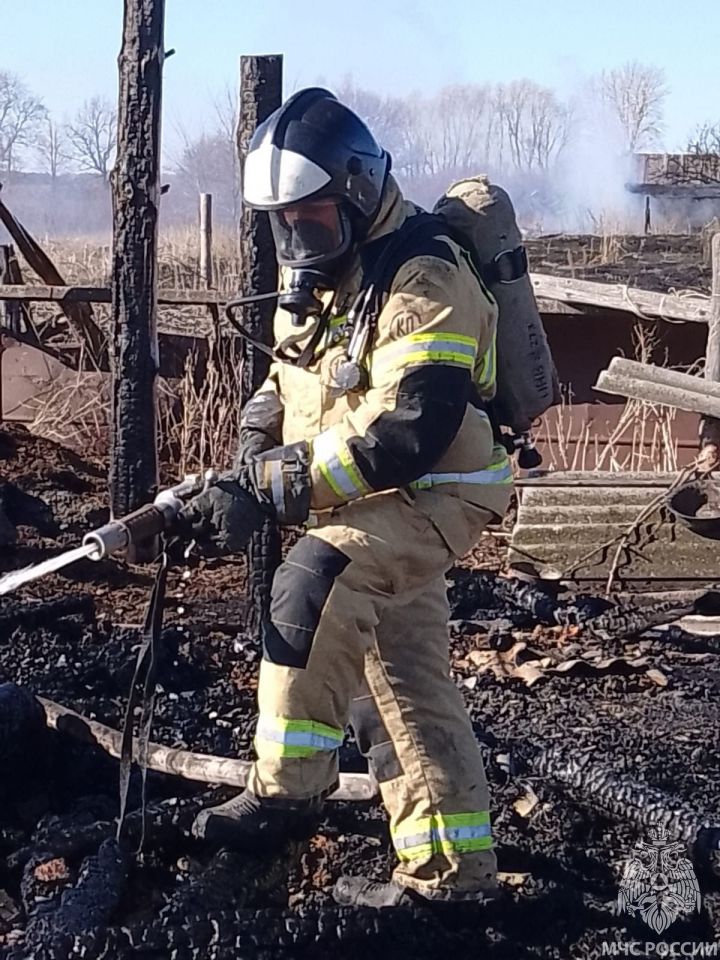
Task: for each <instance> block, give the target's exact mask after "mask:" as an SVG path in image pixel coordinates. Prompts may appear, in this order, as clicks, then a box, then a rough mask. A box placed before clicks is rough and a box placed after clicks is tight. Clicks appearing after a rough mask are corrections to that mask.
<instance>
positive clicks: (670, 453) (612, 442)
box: [540, 321, 693, 473]
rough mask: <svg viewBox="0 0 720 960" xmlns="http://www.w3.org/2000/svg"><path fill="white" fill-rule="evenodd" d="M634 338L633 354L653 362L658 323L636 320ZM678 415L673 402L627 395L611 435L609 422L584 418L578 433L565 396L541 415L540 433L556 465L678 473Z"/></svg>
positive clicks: (550, 463) (551, 463)
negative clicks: (665, 403)
mask: <svg viewBox="0 0 720 960" xmlns="http://www.w3.org/2000/svg"><path fill="white" fill-rule="evenodd" d="M633 341H634V348H635V349H634V352H635V359H636V360H639V361H640V362H641V363H650V362H652V361H653V358H654V357H655V355H656V354H657V350H658V343H657V338H656V335H655V332H654V325H651V324H644V323H642V322H641V321H639V322H638V323H636V325H635V327H634V328H633ZM666 362H667V358H665V363H666ZM665 363H661V364H660V365H665ZM689 372H693V371H689ZM599 409H602V408H599ZM675 416H676V411H675V409H673V408H671V407H663V406H659V405H656V404H651V403H646V402H645V401H642V400H633V399H629V400H627V401H626V403H625V406H624V408H623V410H622V413H621V414H620V417H619V418H618V422H617V424H616V425H615V426H614V427H613V428H612V430H611V432H610V434H609V436H608V435H606V430H605V424H600V425H599V427H598V428H596V427H595V424H594V422H593V421H585V422H583V423H582V425H581V428H580V433H579V435H575V432H574V431H575V428H576V424H577V418H576V417H574V416H573V407H572V402H571V401H570V400H568V399H567V398H563V402H562V403H561V404H560V405H559V406H557V407H554V408H553V409H552V410H551V411H550V412H549V413H548V414H546V416H545V417H544V418H543V426H542V429H541V431H540V433H541V436H542V439H543V441H544V447H545V457H544V459H545V462H546V464H547V466H549V467H550V469H553V470H608V471H621V470H627V471H633V472H635V471H642V470H650V471H658V472H667V473H674V472H675V471H677V470H678V469H679V458H678V443H677V440H676V439H675V437H674V431H673V427H674V422H675Z"/></svg>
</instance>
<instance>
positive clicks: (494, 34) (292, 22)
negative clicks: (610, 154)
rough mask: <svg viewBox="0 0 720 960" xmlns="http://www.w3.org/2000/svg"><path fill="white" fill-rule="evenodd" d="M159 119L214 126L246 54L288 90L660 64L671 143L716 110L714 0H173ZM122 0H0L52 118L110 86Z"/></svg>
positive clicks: (386, 88) (565, 79)
mask: <svg viewBox="0 0 720 960" xmlns="http://www.w3.org/2000/svg"><path fill="white" fill-rule="evenodd" d="M166 6H167V12H166V45H167V47H174V48H175V49H176V51H177V53H176V55H175V56H174V57H172V59H170V60H168V62H167V64H166V70H165V107H164V117H165V131H166V144H167V147H168V149H169V151H170V152H172V149H173V145H174V144H175V145H176V144H177V132H176V131H177V127H178V125H180V124H182V125H183V126H184V127H185V128H187V129H188V130H189V131H190V132H196V131H199V130H200V129H201V128H202V127H203V126H204V125H205V126H207V127H210V126H212V100H213V97H214V96H217V95H218V94H219V93H220V91H222V89H223V87H224V86H225V85H226V84H228V83H229V84H232V85H234V84H235V83H236V77H237V61H238V56H239V55H240V54H241V53H283V54H284V55H285V85H286V92H291V91H292V90H293V89H296V88H297V87H300V86H305V85H308V84H312V83H316V82H318V81H321V82H324V83H325V84H327V85H329V86H331V87H332V84H333V81H339V80H341V79H342V78H343V77H344V76H346V75H347V74H352V76H353V77H354V79H355V81H356V82H357V83H358V84H359V85H361V86H367V87H372V88H373V89H376V90H378V91H380V92H390V91H396V92H398V93H408V92H411V91H415V90H417V91H421V92H431V91H433V90H435V89H437V88H439V87H441V86H442V85H444V84H448V83H455V82H486V81H507V80H512V79H516V78H520V77H528V78H530V79H532V80H535V81H536V82H538V83H543V84H547V85H549V86H553V87H555V88H556V89H557V90H558V91H559V92H561V93H563V94H567V93H570V92H572V90H573V89H574V88H576V87H578V86H579V85H580V84H581V83H582V81H583V79H584V78H585V77H586V76H587V75H588V74H591V73H593V72H596V71H598V70H601V69H603V68H611V67H614V66H617V65H619V64H621V63H623V62H624V61H626V60H630V59H638V60H641V61H642V62H645V63H651V64H654V65H656V66H659V67H663V68H664V69H665V71H666V74H667V80H668V86H669V87H670V90H671V93H670V95H669V97H668V100H667V107H666V121H667V133H666V137H665V145H666V147H667V148H668V149H673V148H677V147H679V146H681V145H682V144H683V142H684V141H685V139H686V136H687V134H688V133H689V132H690V131H691V130H692V128H693V127H694V126H695V125H696V124H697V123H699V122H702V121H704V120H720V0H685V2H684V3H677V0H673V2H670V0H584V2H583V0H544V2H543V0H535V2H532V0H508V2H503V0H492V2H488V0H474V2H473V0H345V2H343V0H167V2H166ZM122 7H123V4H122V0H0V13H1V14H2V18H1V19H0V22H1V23H2V35H1V36H0V69H5V70H12V71H14V72H17V73H19V74H21V75H22V76H23V78H24V79H25V81H26V82H27V83H28V84H29V85H30V86H31V87H32V88H33V90H34V91H35V92H36V93H38V94H39V95H40V96H42V97H43V98H44V100H45V103H46V105H47V106H48V107H49V109H50V110H51V111H52V112H53V114H55V115H56V116H57V117H58V118H62V116H63V114H71V113H72V112H73V111H74V110H75V108H76V107H77V106H78V105H79V104H80V103H81V102H82V100H83V99H85V98H86V97H89V96H92V95H93V94H95V93H100V94H105V95H108V96H110V97H112V98H114V97H115V95H116V83H117V63H116V59H117V54H118V51H119V47H120V36H121V29H122Z"/></svg>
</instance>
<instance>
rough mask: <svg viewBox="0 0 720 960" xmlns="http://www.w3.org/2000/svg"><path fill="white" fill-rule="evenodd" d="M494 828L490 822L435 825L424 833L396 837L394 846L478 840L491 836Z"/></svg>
mask: <svg viewBox="0 0 720 960" xmlns="http://www.w3.org/2000/svg"><path fill="white" fill-rule="evenodd" d="M491 834H492V828H491V827H490V824H489V823H482V824H478V825H477V826H466V827H445V826H433V827H432V828H431V829H430V830H423V832H422V833H413V834H410V836H406V837H394V838H393V846H394V847H395V849H396V850H408V849H409V848H410V847H419V846H422V844H424V843H434V844H439V843H442V842H446V843H454V842H455V841H457V840H477V839H479V838H481V837H489V836H491Z"/></svg>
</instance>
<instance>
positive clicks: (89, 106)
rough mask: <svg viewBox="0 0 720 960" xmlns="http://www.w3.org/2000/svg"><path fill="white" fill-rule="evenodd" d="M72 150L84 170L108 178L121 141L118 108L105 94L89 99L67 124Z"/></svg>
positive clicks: (72, 154)
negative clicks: (118, 143) (117, 142)
mask: <svg viewBox="0 0 720 960" xmlns="http://www.w3.org/2000/svg"><path fill="white" fill-rule="evenodd" d="M67 138H68V141H69V143H70V153H71V156H72V158H73V159H74V160H75V162H76V163H77V165H78V166H79V167H80V169H81V170H86V171H89V172H90V173H97V174H99V175H100V176H101V177H102V178H103V179H104V180H107V179H108V177H109V175H110V170H111V169H112V163H113V158H114V155H115V147H116V141H117V109H116V108H115V106H114V105H113V104H112V103H110V101H109V100H106V99H104V98H102V97H92V98H91V99H90V100H86V101H85V102H84V103H83V105H82V106H81V107H80V109H79V110H78V112H77V113H76V114H75V118H74V120H73V121H72V122H71V123H69V124H68V125H67Z"/></svg>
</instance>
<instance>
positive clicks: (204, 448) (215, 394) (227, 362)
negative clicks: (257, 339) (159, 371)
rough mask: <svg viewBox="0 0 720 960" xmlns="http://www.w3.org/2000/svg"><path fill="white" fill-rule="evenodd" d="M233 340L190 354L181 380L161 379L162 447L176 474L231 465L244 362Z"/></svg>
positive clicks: (159, 390)
mask: <svg viewBox="0 0 720 960" xmlns="http://www.w3.org/2000/svg"><path fill="white" fill-rule="evenodd" d="M236 357H237V349H236V346H235V341H234V340H233V339H228V338H225V337H223V338H221V339H220V340H218V341H215V342H213V343H211V345H210V350H209V356H208V358H207V360H206V361H204V360H201V359H200V358H199V357H198V356H197V354H190V355H188V357H187V359H186V361H185V373H184V376H183V377H182V379H181V380H176V381H170V380H162V379H161V380H160V381H159V389H158V403H159V417H158V420H159V431H160V449H161V452H162V456H163V462H164V463H167V464H168V465H169V466H171V467H172V468H173V469H174V471H175V472H176V473H177V474H178V475H182V474H185V473H194V472H198V471H200V472H202V471H204V470H207V469H208V468H213V469H216V470H222V469H226V468H227V467H229V466H230V465H231V463H232V460H233V457H234V455H235V452H236V449H237V441H238V436H239V432H240V396H241V393H240V365H239V363H238V362H237V359H236Z"/></svg>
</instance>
